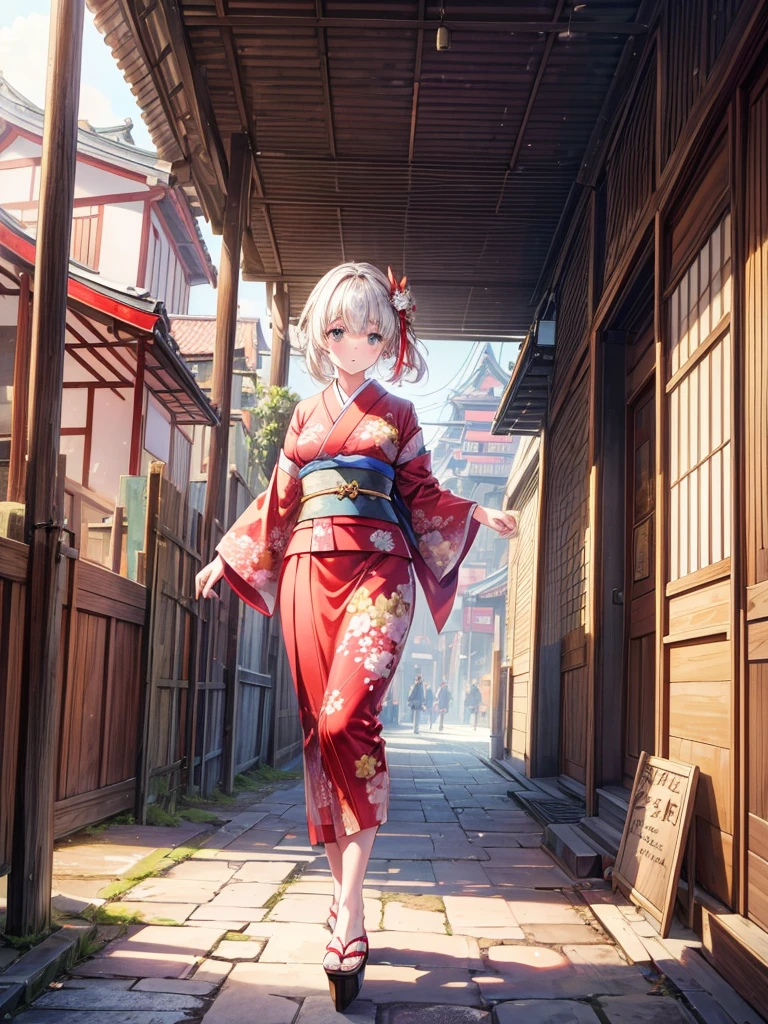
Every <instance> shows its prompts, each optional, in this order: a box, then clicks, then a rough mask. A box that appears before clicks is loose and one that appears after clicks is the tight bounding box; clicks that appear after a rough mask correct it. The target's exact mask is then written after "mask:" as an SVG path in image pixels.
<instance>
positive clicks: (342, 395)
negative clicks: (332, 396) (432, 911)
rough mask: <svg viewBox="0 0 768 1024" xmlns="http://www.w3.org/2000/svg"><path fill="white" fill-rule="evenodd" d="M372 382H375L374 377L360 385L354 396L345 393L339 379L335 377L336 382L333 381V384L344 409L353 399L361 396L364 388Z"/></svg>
mask: <svg viewBox="0 0 768 1024" xmlns="http://www.w3.org/2000/svg"><path fill="white" fill-rule="evenodd" d="M372 380H373V378H372V377H367V378H366V379H365V380H364V381H363V383H362V384H361V385H360V387H359V388H357V390H356V391H355V392H354V393H353V394H351V395H348V394H347V393H346V392H345V391H344V389H343V388H342V386H341V384H339V378H338V377H335V378H334V381H333V384H334V387H335V388H336V397H337V398H338V399H339V402H340V403H341V406H342V408H343V407H345V406H347V405H348V404H349V403H350V402H351V401H352V399H353V398H357V396H358V395H359V394H360V392H361V391H362V390H363V388H364V387H367V386H368V384H370V383H371V381H372Z"/></svg>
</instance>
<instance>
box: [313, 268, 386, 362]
mask: <svg viewBox="0 0 768 1024" xmlns="http://www.w3.org/2000/svg"><path fill="white" fill-rule="evenodd" d="M338 319H341V320H343V321H344V324H345V326H346V327H347V328H348V329H349V330H350V331H351V332H352V333H353V334H366V333H367V331H368V325H369V324H371V323H373V324H376V329H377V330H378V333H379V334H380V335H381V336H382V338H383V340H384V343H385V344H387V345H390V344H392V342H393V341H394V340H395V339H396V338H397V336H398V320H397V313H396V312H395V309H394V307H393V305H392V303H391V301H390V298H389V294H388V293H386V292H385V291H384V290H383V289H382V288H381V287H380V286H377V285H375V284H373V282H371V281H368V280H367V279H366V278H364V277H346V278H344V280H342V281H340V282H339V284H338V285H337V286H336V288H335V289H334V291H333V294H332V295H331V297H330V301H329V303H328V306H327V307H326V309H325V315H324V317H323V320H324V323H323V324H322V325H321V328H320V329H321V332H322V333H323V334H325V331H326V330H327V328H328V324H331V323H333V321H334V320H338ZM318 326H320V325H318Z"/></svg>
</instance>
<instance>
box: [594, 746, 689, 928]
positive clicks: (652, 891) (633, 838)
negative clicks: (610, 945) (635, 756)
mask: <svg viewBox="0 0 768 1024" xmlns="http://www.w3.org/2000/svg"><path fill="white" fill-rule="evenodd" d="M698 777H699V769H698V768H697V767H696V766H695V765H689V764H680V763H678V762H676V761H666V760H664V758H661V757H652V756H651V755H649V754H646V753H645V751H643V753H642V754H641V755H640V760H639V762H638V765H637V774H636V775H635V782H634V785H633V786H632V798H631V799H630V802H629V813H628V814H627V820H626V822H625V824H624V834H623V835H622V837H621V846H620V847H619V852H618V855H617V857H616V864H615V865H614V869H613V888H614V889H616V888H619V889H620V890H621V891H622V892H623V893H624V895H625V896H627V897H628V898H629V899H631V900H633V901H634V902H635V903H637V904H638V906H640V907H642V908H643V909H644V910H647V911H648V913H649V914H651V915H652V916H653V917H655V918H656V920H657V921H658V922H659V930H660V932H661V936H662V938H665V937H666V936H667V935H668V934H669V929H670V926H671V924H672V916H673V913H674V909H675V898H676V896H677V885H678V881H679V878H680V868H681V865H682V861H683V856H684V855H685V844H686V839H687V837H688V829H689V827H690V824H691V817H692V815H693V805H694V798H695V796H696V782H697V780H698Z"/></svg>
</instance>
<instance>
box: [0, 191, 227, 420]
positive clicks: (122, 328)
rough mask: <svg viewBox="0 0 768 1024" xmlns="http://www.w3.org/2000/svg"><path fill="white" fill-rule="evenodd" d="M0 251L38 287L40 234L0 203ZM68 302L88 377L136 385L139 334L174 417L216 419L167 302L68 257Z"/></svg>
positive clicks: (149, 374) (150, 378)
mask: <svg viewBox="0 0 768 1024" xmlns="http://www.w3.org/2000/svg"><path fill="white" fill-rule="evenodd" d="M0 256H1V257H5V259H7V260H8V262H9V265H12V266H13V267H15V268H17V270H21V269H23V270H25V271H27V272H28V273H30V274H31V275H32V278H33V280H32V288H33V290H34V268H35V240H34V238H32V237H31V235H29V234H28V233H27V232H26V231H24V229H23V228H22V227H21V225H20V224H19V223H18V221H16V220H15V219H14V218H13V217H11V216H10V215H9V214H8V213H6V212H5V210H3V209H2V207H0ZM3 273H4V275H5V273H6V272H5V271H4V272H3ZM67 307H68V312H67V325H66V350H67V351H68V352H69V353H70V355H72V356H73V358H74V359H75V360H76V361H77V362H78V363H79V365H80V366H81V367H82V369H83V371H84V372H85V373H86V374H87V376H85V377H83V378H82V379H83V381H84V382H86V383H87V382H90V381H91V380H94V381H98V382H100V383H101V384H103V385H105V386H110V387H114V388H115V389H116V390H119V389H120V388H123V387H127V386H129V385H130V386H131V387H132V386H133V381H134V380H135V377H136V341H137V339H138V338H139V337H141V338H144V339H145V341H146V342H147V344H146V348H145V374H144V382H145V384H146V386H147V387H148V388H149V390H150V391H151V392H152V393H153V394H154V395H156V396H157V398H158V399H159V400H160V401H161V402H162V403H163V405H164V406H165V407H166V408H167V409H168V410H169V411H170V412H171V413H173V414H174V417H175V419H176V422H177V423H180V424H187V425H191V424H194V423H200V424H215V423H218V422H219V418H218V416H217V414H216V412H215V410H214V409H213V408H212V406H211V404H210V402H209V401H208V399H207V397H206V396H205V394H204V392H203V391H202V390H201V388H200V387H199V385H198V383H197V381H196V380H195V378H194V376H193V375H192V372H191V371H190V369H189V367H188V366H187V365H186V363H185V362H184V360H183V359H182V358H181V355H180V354H179V351H178V346H177V345H176V342H175V341H174V339H173V337H172V336H171V333H170V323H169V320H168V316H167V314H166V312H165V306H164V305H163V303H162V302H158V301H157V300H156V299H153V298H152V297H151V296H150V295H149V293H148V292H146V291H145V290H144V289H140V288H138V289H137V288H133V287H128V288H121V287H120V286H119V285H116V284H112V283H111V282H106V281H104V280H102V279H100V278H99V275H98V274H94V273H92V272H90V271H88V270H85V269H84V268H81V267H80V266H79V265H78V264H77V263H75V262H74V261H70V271H69V281H68V287H67Z"/></svg>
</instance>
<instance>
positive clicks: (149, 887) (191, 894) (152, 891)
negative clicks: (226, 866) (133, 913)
mask: <svg viewBox="0 0 768 1024" xmlns="http://www.w3.org/2000/svg"><path fill="white" fill-rule="evenodd" d="M220 888H221V885H220V884H219V883H218V882H203V881H199V880H197V881H192V880H190V879H185V878H166V877H165V876H164V875H162V876H160V877H159V878H147V879H146V880H145V881H143V882H139V884H138V885H136V886H134V888H133V889H131V890H130V891H129V892H127V893H125V895H124V896H123V897H122V900H123V902H130V903H133V902H134V901H138V902H140V903H148V902H149V903H153V902H157V903H187V904H189V903H193V904H194V905H195V906H197V905H198V904H199V903H206V902H207V901H208V900H212V899H213V897H214V896H215V895H216V892H217V891H218V889H220Z"/></svg>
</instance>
